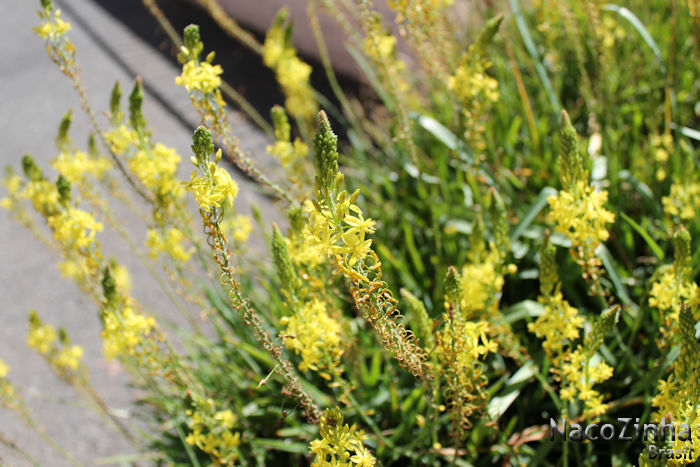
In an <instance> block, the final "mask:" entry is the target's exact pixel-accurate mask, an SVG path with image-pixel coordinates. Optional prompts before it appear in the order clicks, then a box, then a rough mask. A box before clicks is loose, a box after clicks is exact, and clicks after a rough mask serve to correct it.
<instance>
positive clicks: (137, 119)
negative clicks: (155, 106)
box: [129, 77, 146, 133]
mask: <svg viewBox="0 0 700 467" xmlns="http://www.w3.org/2000/svg"><path fill="white" fill-rule="evenodd" d="M142 103H143V91H142V89H141V78H139V77H136V82H135V83H134V88H133V89H132V90H131V94H129V121H130V123H131V126H132V127H133V128H134V130H136V131H137V132H139V133H140V132H141V131H143V130H144V129H145V128H146V120H145V119H144V118H143V112H142V111H141V104H142Z"/></svg>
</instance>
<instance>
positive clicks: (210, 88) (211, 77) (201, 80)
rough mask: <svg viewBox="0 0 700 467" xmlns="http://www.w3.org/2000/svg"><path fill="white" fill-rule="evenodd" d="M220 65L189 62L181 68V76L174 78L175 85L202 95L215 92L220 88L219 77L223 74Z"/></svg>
mask: <svg viewBox="0 0 700 467" xmlns="http://www.w3.org/2000/svg"><path fill="white" fill-rule="evenodd" d="M223 71H224V70H223V69H222V68H221V65H212V64H210V63H207V62H196V61H194V60H190V61H188V62H187V63H185V64H184V65H183V67H182V74H181V75H180V76H178V77H176V78H175V84H177V85H180V86H184V87H185V89H187V91H188V92H189V91H192V90H197V91H201V92H202V93H203V94H209V93H213V92H214V91H216V90H217V89H218V88H219V86H221V78H220V77H219V75H221V73H223Z"/></svg>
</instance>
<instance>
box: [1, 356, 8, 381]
mask: <svg viewBox="0 0 700 467" xmlns="http://www.w3.org/2000/svg"><path fill="white" fill-rule="evenodd" d="M9 372H10V367H9V366H8V365H7V364H5V362H3V361H2V360H0V379H5V378H6V377H7V374H8V373H9Z"/></svg>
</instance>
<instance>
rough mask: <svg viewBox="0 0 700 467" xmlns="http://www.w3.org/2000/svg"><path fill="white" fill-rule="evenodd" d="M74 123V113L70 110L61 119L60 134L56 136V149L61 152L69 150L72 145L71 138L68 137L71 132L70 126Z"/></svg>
mask: <svg viewBox="0 0 700 467" xmlns="http://www.w3.org/2000/svg"><path fill="white" fill-rule="evenodd" d="M72 121H73V111H72V110H69V111H68V112H66V114H65V115H64V116H63V118H62V119H61V123H60V124H59V125H58V134H57V135H56V147H57V148H58V150H59V151H64V150H68V149H69V148H70V145H71V141H70V137H69V136H68V131H69V130H70V124H71V123H72Z"/></svg>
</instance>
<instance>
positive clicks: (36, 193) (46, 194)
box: [20, 180, 58, 216]
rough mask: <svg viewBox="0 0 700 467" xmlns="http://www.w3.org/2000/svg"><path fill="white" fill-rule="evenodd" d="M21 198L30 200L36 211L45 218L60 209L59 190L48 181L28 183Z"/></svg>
mask: <svg viewBox="0 0 700 467" xmlns="http://www.w3.org/2000/svg"><path fill="white" fill-rule="evenodd" d="M20 196H22V197H23V198H26V199H28V200H29V201H30V202H31V203H32V206H34V209H36V210H37V212H39V213H40V214H42V215H44V216H49V215H51V214H54V213H55V212H56V210H57V209H58V190H57V189H56V185H55V184H53V183H51V182H49V181H48V180H33V181H30V182H28V183H27V186H26V187H25V188H24V190H22V193H21V194H20Z"/></svg>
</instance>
